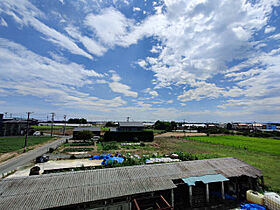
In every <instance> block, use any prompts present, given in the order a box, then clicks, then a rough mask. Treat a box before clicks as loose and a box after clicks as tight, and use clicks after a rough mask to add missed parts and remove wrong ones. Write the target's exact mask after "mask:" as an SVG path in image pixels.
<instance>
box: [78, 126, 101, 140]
mask: <svg viewBox="0 0 280 210" xmlns="http://www.w3.org/2000/svg"><path fill="white" fill-rule="evenodd" d="M80 131H90V132H92V134H93V135H94V136H100V133H101V129H100V128H97V127H78V128H74V130H73V139H77V135H78V133H79V132H80Z"/></svg>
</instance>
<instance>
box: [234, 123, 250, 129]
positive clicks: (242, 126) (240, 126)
mask: <svg viewBox="0 0 280 210" xmlns="http://www.w3.org/2000/svg"><path fill="white" fill-rule="evenodd" d="M232 129H234V130H248V129H250V125H249V124H247V123H233V124H232Z"/></svg>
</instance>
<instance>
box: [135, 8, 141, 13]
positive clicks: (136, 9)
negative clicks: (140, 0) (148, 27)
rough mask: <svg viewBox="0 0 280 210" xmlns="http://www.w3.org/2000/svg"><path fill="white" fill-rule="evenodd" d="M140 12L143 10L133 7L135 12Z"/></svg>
mask: <svg viewBox="0 0 280 210" xmlns="http://www.w3.org/2000/svg"><path fill="white" fill-rule="evenodd" d="M136 11H137V12H140V11H141V9H140V8H139V7H133V12H136Z"/></svg>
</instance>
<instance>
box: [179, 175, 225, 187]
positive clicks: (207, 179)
mask: <svg viewBox="0 0 280 210" xmlns="http://www.w3.org/2000/svg"><path fill="white" fill-rule="evenodd" d="M182 180H183V181H184V182H185V183H186V184H187V185H189V186H195V182H198V181H201V182H203V183H204V184H208V183H212V182H224V181H228V180H229V179H227V178H226V177H224V176H223V175H221V174H208V175H204V176H191V177H188V178H183V179H182Z"/></svg>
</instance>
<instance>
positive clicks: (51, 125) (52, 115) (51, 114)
mask: <svg viewBox="0 0 280 210" xmlns="http://www.w3.org/2000/svg"><path fill="white" fill-rule="evenodd" d="M51 115H52V124H51V137H52V136H53V121H54V115H55V114H54V113H53V112H52V113H51Z"/></svg>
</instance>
